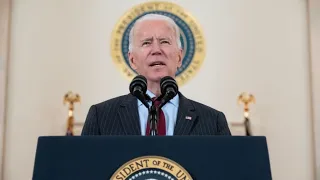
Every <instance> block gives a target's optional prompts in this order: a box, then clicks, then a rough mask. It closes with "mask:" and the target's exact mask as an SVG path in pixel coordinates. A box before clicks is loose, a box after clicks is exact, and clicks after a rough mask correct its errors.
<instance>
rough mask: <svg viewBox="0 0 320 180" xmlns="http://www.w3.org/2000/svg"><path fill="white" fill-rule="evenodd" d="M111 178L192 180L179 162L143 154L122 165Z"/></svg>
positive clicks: (123, 179)
mask: <svg viewBox="0 0 320 180" xmlns="http://www.w3.org/2000/svg"><path fill="white" fill-rule="evenodd" d="M111 180H192V177H191V176H190V174H189V173H188V172H187V171H186V170H185V169H184V168H183V167H182V166H181V165H179V164H178V163H176V162H174V161H172V160H170V159H168V158H165V157H161V156H142V157H138V158H135V159H132V160H130V161H129V162H127V163H125V164H124V165H122V166H121V167H120V168H118V170H117V171H116V172H115V173H114V174H113V175H112V177H111Z"/></svg>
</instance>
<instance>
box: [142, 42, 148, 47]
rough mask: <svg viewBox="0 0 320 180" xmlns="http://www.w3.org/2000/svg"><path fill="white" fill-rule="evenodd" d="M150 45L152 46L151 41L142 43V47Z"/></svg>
mask: <svg viewBox="0 0 320 180" xmlns="http://www.w3.org/2000/svg"><path fill="white" fill-rule="evenodd" d="M149 44H150V42H149V41H145V42H143V43H142V46H145V45H149Z"/></svg>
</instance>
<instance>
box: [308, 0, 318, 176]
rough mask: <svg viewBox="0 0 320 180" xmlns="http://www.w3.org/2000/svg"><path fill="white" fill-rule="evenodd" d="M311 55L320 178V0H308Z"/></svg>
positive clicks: (316, 165)
mask: <svg viewBox="0 0 320 180" xmlns="http://www.w3.org/2000/svg"><path fill="white" fill-rule="evenodd" d="M307 9H308V23H309V24H308V26H309V27H308V28H309V53H310V54H309V55H310V76H311V80H310V83H311V102H312V119H313V122H312V127H313V129H312V133H313V144H314V148H313V150H314V152H313V153H314V155H315V162H314V166H315V176H316V177H315V178H316V179H320V111H319V110H320V61H319V59H320V52H319V49H320V1H319V0H309V1H308V7H307Z"/></svg>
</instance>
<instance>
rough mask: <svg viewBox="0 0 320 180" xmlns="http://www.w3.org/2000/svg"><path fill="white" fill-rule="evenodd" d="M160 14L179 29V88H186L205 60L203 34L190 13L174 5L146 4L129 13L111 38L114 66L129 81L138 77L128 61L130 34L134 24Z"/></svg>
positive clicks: (132, 9)
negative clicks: (181, 54)
mask: <svg viewBox="0 0 320 180" xmlns="http://www.w3.org/2000/svg"><path fill="white" fill-rule="evenodd" d="M150 13H153V14H161V15H165V16H168V17H170V18H172V19H173V20H174V21H175V22H176V24H177V25H178V27H179V28H180V34H181V35H180V39H181V45H182V49H183V59H182V66H181V67H180V68H179V69H178V71H177V73H176V81H177V83H178V85H179V86H182V85H183V84H185V83H186V82H187V81H188V80H189V79H190V78H192V77H193V76H194V75H195V74H196V72H197V71H198V70H199V69H200V67H201V65H202V62H203V60H204V56H205V50H206V49H205V40H204V36H203V31H202V29H201V27H200V26H199V25H198V23H197V22H196V20H195V19H194V18H193V17H192V16H191V14H190V13H188V12H186V11H185V10H184V9H183V8H182V7H180V6H178V5H176V4H174V3H171V2H159V1H156V2H146V3H142V4H139V5H137V6H134V7H133V8H131V9H130V10H129V11H127V12H126V13H125V14H124V15H123V16H122V17H121V18H120V20H119V21H118V23H117V24H116V26H115V28H114V30H113V32H112V38H111V55H112V59H113V62H114V63H115V64H116V65H117V67H118V69H119V70H120V71H121V73H122V74H124V75H125V76H126V78H128V79H129V80H130V81H131V80H132V79H133V78H134V77H135V76H136V75H137V73H136V72H135V71H134V70H133V69H132V68H131V67H130V64H129V59H128V48H129V34H130V30H131V28H132V26H133V24H134V22H135V21H136V20H137V19H138V18H140V17H142V16H144V15H146V14H150Z"/></svg>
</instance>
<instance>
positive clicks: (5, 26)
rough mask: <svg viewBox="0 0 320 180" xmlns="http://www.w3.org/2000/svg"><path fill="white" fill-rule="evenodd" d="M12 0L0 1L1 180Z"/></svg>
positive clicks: (1, 175) (1, 174)
mask: <svg viewBox="0 0 320 180" xmlns="http://www.w3.org/2000/svg"><path fill="white" fill-rule="evenodd" d="M10 14H11V0H0V179H3V169H4V167H3V164H4V163H3V161H4V142H5V125H6V123H5V104H6V90H7V64H8V57H9V32H10Z"/></svg>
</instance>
